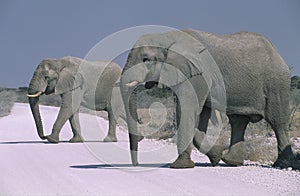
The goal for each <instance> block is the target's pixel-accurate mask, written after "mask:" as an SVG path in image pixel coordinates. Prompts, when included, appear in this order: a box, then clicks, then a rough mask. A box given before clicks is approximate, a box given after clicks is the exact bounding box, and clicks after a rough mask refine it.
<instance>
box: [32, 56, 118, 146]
mask: <svg viewBox="0 0 300 196" xmlns="http://www.w3.org/2000/svg"><path fill="white" fill-rule="evenodd" d="M120 75H121V68H120V67H119V65H117V64H115V63H113V62H109V61H93V62H92V61H86V60H83V59H80V58H76V57H70V56H68V57H63V58H61V59H46V60H43V61H42V62H41V63H40V64H39V65H38V67H37V68H36V70H35V72H34V74H33V77H32V79H31V82H30V85H29V89H28V95H27V96H28V97H29V103H30V107H31V111H32V114H33V117H34V120H35V124H36V128H37V132H38V135H39V137H40V138H41V139H47V140H48V141H49V142H52V143H58V142H59V133H60V131H61V128H62V127H63V125H64V124H65V123H66V121H67V120H69V122H70V125H71V128H72V132H73V135H74V136H73V138H72V139H71V140H70V142H83V138H82V136H81V130H80V124H79V107H80V105H83V106H85V107H87V108H89V109H93V110H98V111H100V110H105V111H107V112H108V118H109V131H108V134H107V136H106V137H105V139H104V141H117V138H116V119H115V118H114V115H113V112H112V107H111V95H112V90H113V87H114V85H115V83H116V81H117V80H119V79H120ZM52 93H54V94H57V95H60V96H61V98H62V104H61V107H60V110H59V114H58V116H57V119H56V121H55V123H54V125H53V129H52V133H51V134H50V135H48V136H44V132H43V125H42V121H41V117H40V112H39V96H40V95H42V94H45V95H49V94H52ZM119 97H120V98H119V100H122V98H121V96H119ZM115 99H117V98H115ZM116 102H117V101H115V103H116Z"/></svg>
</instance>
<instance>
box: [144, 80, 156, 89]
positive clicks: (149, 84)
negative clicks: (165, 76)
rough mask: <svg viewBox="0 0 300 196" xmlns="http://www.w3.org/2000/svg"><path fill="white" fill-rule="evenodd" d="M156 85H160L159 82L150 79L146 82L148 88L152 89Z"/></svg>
mask: <svg viewBox="0 0 300 196" xmlns="http://www.w3.org/2000/svg"><path fill="white" fill-rule="evenodd" d="M155 85H158V82H156V81H149V82H146V83H145V88H146V89H151V88H153V87H154V86H155Z"/></svg>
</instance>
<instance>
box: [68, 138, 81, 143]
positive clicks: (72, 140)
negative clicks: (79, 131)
mask: <svg viewBox="0 0 300 196" xmlns="http://www.w3.org/2000/svg"><path fill="white" fill-rule="evenodd" d="M69 142H70V143H83V142H84V139H83V138H82V137H81V136H74V137H72V138H71V139H70V140H69Z"/></svg>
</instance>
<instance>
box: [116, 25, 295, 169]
mask: <svg viewBox="0 0 300 196" xmlns="http://www.w3.org/2000/svg"><path fill="white" fill-rule="evenodd" d="M157 82H159V83H162V84H164V85H167V86H169V87H170V88H171V89H172V90H173V92H174V93H175V94H176V96H177V99H178V100H179V104H178V105H179V106H177V107H178V110H177V111H179V112H178V113H179V114H178V117H177V118H178V122H179V127H178V129H177V132H178V133H177V134H178V136H177V149H178V157H177V159H176V161H175V162H173V163H172V164H171V167H173V168H192V167H194V162H193V161H192V160H191V157H190V156H191V149H192V144H194V146H195V147H197V148H198V149H199V150H200V151H202V152H205V153H206V155H207V156H208V157H209V158H210V161H211V163H212V165H217V164H218V162H219V161H220V159H221V158H222V159H223V161H225V162H226V163H228V164H231V165H240V164H242V163H243V160H241V158H240V157H239V156H242V155H240V154H237V153H234V152H236V151H237V149H236V148H238V147H236V146H240V145H239V144H240V143H243V141H244V133H245V129H246V127H247V124H248V123H249V122H254V123H255V122H258V121H260V120H261V119H263V118H264V119H265V120H266V121H267V122H268V123H269V124H270V125H271V127H272V128H273V130H274V132H275V134H276V138H277V143H278V158H277V160H276V162H275V163H274V166H276V167H290V166H292V165H293V163H294V160H295V156H294V154H293V152H292V149H291V145H290V143H289V138H288V136H287V128H288V126H287V125H288V120H289V96H290V92H289V90H290V89H289V88H290V72H289V68H288V66H287V65H286V63H285V62H284V60H283V59H282V58H281V56H280V54H279V53H278V51H277V50H276V49H275V47H274V46H273V45H272V44H271V42H270V41H268V40H267V39H266V38H265V37H263V36H261V35H259V34H256V33H250V32H239V33H234V34H231V35H216V34H211V33H206V32H202V31H198V30H193V29H186V30H181V31H180V30H178V31H170V32H166V33H154V34H147V35H143V36H142V37H141V38H139V39H138V41H137V42H136V43H135V45H134V46H133V48H132V49H131V51H130V53H129V55H128V58H127V62H126V65H125V67H124V69H123V72H122V75H121V91H122V97H123V101H124V104H125V110H126V116H127V124H128V128H129V138H130V150H131V158H132V164H133V165H138V160H137V151H138V142H137V138H138V132H137V124H136V122H135V120H134V118H132V117H131V113H133V112H132V111H131V110H132V109H131V108H133V107H132V106H131V105H130V102H129V100H130V96H131V95H130V94H131V92H132V91H133V89H134V88H135V87H136V86H137V85H140V84H143V83H145V87H146V88H151V87H152V86H153V85H154V84H155V83H157ZM215 109H216V110H219V111H220V112H221V113H225V114H226V115H227V116H228V118H229V123H230V125H231V140H230V147H229V152H228V153H227V154H223V155H222V153H223V150H224V149H223V148H222V147H216V148H215V147H214V146H210V147H209V148H208V149H205V147H204V149H203V148H202V147H203V145H202V142H203V141H204V140H205V134H206V131H207V126H208V121H209V119H210V117H211V113H212V110H215ZM242 151H243V149H240V152H242ZM224 152H225V151H224Z"/></svg>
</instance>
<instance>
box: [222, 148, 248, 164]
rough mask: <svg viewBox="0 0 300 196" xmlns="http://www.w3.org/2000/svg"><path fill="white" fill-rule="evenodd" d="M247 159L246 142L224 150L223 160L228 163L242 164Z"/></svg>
mask: <svg viewBox="0 0 300 196" xmlns="http://www.w3.org/2000/svg"><path fill="white" fill-rule="evenodd" d="M245 159H246V152H245V143H244V142H239V143H236V144H234V145H233V146H231V147H230V149H229V150H225V151H224V152H223V156H222V161H224V162H225V163H226V164H228V165H232V166H241V165H243V164H244V160H245Z"/></svg>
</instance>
